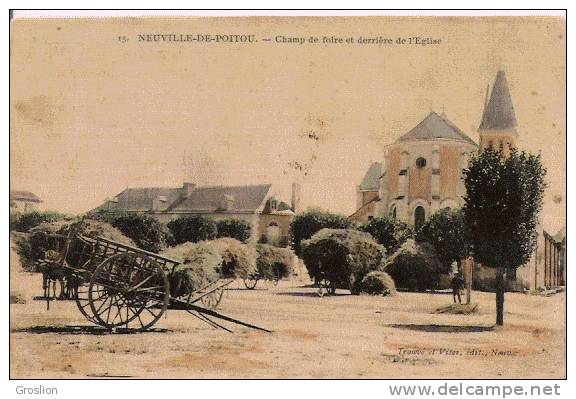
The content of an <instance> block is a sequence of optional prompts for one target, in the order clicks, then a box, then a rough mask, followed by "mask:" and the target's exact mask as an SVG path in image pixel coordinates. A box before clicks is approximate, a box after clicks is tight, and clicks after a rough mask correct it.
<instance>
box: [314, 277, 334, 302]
mask: <svg viewBox="0 0 576 399" xmlns="http://www.w3.org/2000/svg"><path fill="white" fill-rule="evenodd" d="M317 286H318V291H317V293H318V296H319V297H323V296H324V295H334V294H335V293H336V284H334V283H333V282H332V281H330V280H328V279H326V278H323V279H322V280H320V281H319V282H318V283H317Z"/></svg>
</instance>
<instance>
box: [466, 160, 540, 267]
mask: <svg viewBox="0 0 576 399" xmlns="http://www.w3.org/2000/svg"><path fill="white" fill-rule="evenodd" d="M545 175H546V170H545V169H544V168H543V167H542V164H541V161H540V155H533V154H530V153H527V152H524V151H522V152H518V151H516V150H513V151H511V153H510V155H509V156H508V157H507V158H503V157H502V156H501V154H500V153H499V152H494V151H484V152H482V153H481V154H480V155H477V156H475V157H474V158H472V160H471V162H470V165H469V168H468V169H467V170H465V171H464V183H465V185H466V197H465V198H464V200H465V205H464V208H463V211H464V218H465V222H466V224H467V225H468V228H469V229H470V232H471V236H470V237H471V240H472V244H473V248H474V257H475V258H476V260H478V261H480V262H481V263H482V264H483V265H485V266H488V267H502V268H506V269H515V268H517V267H519V266H521V265H523V264H525V263H526V262H528V260H529V259H530V256H531V255H532V252H533V251H534V248H535V246H536V239H537V231H536V226H537V224H538V215H539V212H540V210H541V208H542V200H543V195H544V189H545V182H544V177H545Z"/></svg>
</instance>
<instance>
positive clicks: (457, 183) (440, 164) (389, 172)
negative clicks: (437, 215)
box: [351, 112, 478, 228]
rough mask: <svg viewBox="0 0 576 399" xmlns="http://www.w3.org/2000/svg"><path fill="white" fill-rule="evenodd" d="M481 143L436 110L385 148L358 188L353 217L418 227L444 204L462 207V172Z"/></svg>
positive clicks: (445, 205) (447, 206) (449, 206)
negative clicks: (384, 219) (380, 218)
mask: <svg viewBox="0 0 576 399" xmlns="http://www.w3.org/2000/svg"><path fill="white" fill-rule="evenodd" d="M477 150H478V145H477V144H476V143H475V142H474V141H473V140H472V139H471V138H470V137H468V136H467V135H466V134H465V133H464V132H463V131H462V130H460V129H459V128H458V127H456V126H455V125H454V124H453V123H452V122H450V121H449V120H448V118H447V117H446V116H445V115H438V114H437V113H435V112H431V113H430V114H429V115H428V116H426V118H424V119H423V120H422V121H421V122H420V123H419V124H418V125H416V127H414V128H413V129H411V130H410V131H408V132H407V133H406V134H404V135H402V136H401V137H400V138H399V139H397V140H396V141H395V142H394V143H392V144H390V145H388V146H387V147H386V148H385V149H384V159H383V161H382V162H374V163H372V165H371V166H370V168H369V169H368V171H367V172H366V175H365V176H364V179H363V180H362V183H361V184H360V185H359V186H358V187H357V208H358V210H357V211H356V212H355V213H354V214H353V215H352V216H351V218H352V219H355V220H358V221H361V222H365V221H367V220H369V219H371V218H372V217H375V216H390V217H392V218H395V219H398V220H401V221H403V222H406V223H408V224H410V225H412V226H414V227H416V228H419V227H420V226H422V224H423V223H424V222H425V221H426V220H427V218H428V217H429V216H430V215H431V214H432V213H434V212H436V211H437V210H439V209H442V208H456V207H460V206H462V196H463V195H464V193H465V188H464V183H463V182H462V179H461V177H462V170H463V169H465V168H466V167H467V162H468V158H469V157H470V154H472V153H473V152H475V151H477Z"/></svg>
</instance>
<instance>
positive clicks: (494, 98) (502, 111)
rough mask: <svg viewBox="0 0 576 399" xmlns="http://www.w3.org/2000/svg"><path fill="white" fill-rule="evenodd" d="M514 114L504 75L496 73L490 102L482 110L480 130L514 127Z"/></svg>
mask: <svg viewBox="0 0 576 399" xmlns="http://www.w3.org/2000/svg"><path fill="white" fill-rule="evenodd" d="M516 124H517V123H516V114H515V113H514V105H513V104H512V98H511V97H510V90H509V89H508V82H507V81H506V73H504V71H498V73H497V74H496V81H495V82H494V87H492V93H491V94H490V100H488V103H487V104H486V107H485V108H484V114H483V115H482V122H481V123H480V130H492V129H495V130H504V129H511V128H514V127H516Z"/></svg>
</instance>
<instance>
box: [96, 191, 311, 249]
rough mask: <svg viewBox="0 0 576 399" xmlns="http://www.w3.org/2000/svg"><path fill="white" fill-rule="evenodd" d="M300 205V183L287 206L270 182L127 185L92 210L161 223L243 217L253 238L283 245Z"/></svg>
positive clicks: (286, 240)
mask: <svg viewBox="0 0 576 399" xmlns="http://www.w3.org/2000/svg"><path fill="white" fill-rule="evenodd" d="M299 204H300V187H299V185H297V184H293V185H292V201H291V205H288V204H287V203H286V202H283V201H280V200H279V199H278V198H276V196H275V195H274V191H273V189H272V185H270V184H260V185H252V186H249V185H247V186H197V185H195V184H192V183H184V184H183V185H182V187H168V188H162V187H147V188H127V189H125V190H124V191H122V192H121V193H119V194H118V195H116V196H115V197H114V198H112V199H109V200H106V201H105V202H104V203H103V204H102V205H100V206H98V207H97V208H95V209H93V210H92V211H91V212H109V213H122V212H134V213H142V214H146V215H150V216H153V217H154V218H156V219H158V220H159V221H161V222H162V223H168V222H170V221H171V220H174V219H177V218H180V217H185V216H205V217H207V218H210V219H214V220H220V219H226V218H236V219H242V220H245V221H247V222H249V223H250V225H251V226H252V232H251V240H252V241H254V242H255V241H257V240H265V241H266V242H268V243H270V244H274V245H284V244H285V243H287V242H288V232H289V227H290V222H291V221H292V218H293V217H294V215H295V213H296V212H298V210H299V209H298V208H299Z"/></svg>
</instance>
